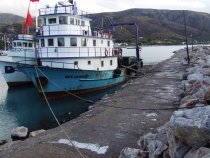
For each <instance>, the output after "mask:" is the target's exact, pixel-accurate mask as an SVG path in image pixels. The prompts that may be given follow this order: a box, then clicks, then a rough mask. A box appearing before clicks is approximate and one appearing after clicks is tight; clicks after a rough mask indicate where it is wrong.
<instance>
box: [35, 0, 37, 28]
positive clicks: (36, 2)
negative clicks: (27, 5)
mask: <svg viewBox="0 0 210 158" xmlns="http://www.w3.org/2000/svg"><path fill="white" fill-rule="evenodd" d="M35 14H36V32H38V30H37V29H38V15H37V2H36V5H35Z"/></svg>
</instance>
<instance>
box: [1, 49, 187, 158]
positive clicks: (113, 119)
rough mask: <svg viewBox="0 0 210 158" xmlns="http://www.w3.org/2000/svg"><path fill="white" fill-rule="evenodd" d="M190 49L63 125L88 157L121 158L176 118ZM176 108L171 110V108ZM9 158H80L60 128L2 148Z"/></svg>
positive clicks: (182, 51) (175, 55) (178, 53)
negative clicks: (184, 63) (146, 135)
mask: <svg viewBox="0 0 210 158" xmlns="http://www.w3.org/2000/svg"><path fill="white" fill-rule="evenodd" d="M185 56H186V52H185V51H184V50H180V51H178V52H177V53H176V54H174V56H173V57H172V58H171V59H168V60H166V61H164V62H162V63H159V64H158V65H157V66H156V67H155V68H154V69H153V71H152V72H151V73H147V74H146V75H143V76H140V77H139V78H136V79H133V80H130V81H129V82H128V83H126V84H125V85H123V87H124V88H123V90H121V91H119V92H117V93H115V94H112V95H108V96H105V97H104V98H103V99H102V100H101V101H99V102H98V103H96V104H94V105H93V108H91V109H90V110H89V111H88V112H86V113H84V114H82V115H81V116H80V117H78V118H76V119H74V120H71V121H70V122H67V123H65V124H63V128H64V129H65V131H66V133H67V134H68V136H69V137H70V139H71V140H72V141H73V143H74V144H75V146H77V147H78V149H79V150H80V152H81V153H82V154H83V155H84V157H86V158H97V157H98V158H113V157H118V156H119V154H120V151H121V150H122V149H123V148H124V147H128V146H129V147H133V148H135V147H136V141H137V140H138V139H139V137H140V136H142V135H143V134H145V133H147V132H149V131H153V130H154V129H155V128H157V127H159V126H161V125H163V124H164V123H165V122H167V121H168V120H169V119H170V116H171V114H172V113H173V111H174V110H175V109H174V108H176V107H177V106H178V103H179V101H180V95H181V92H182V91H181V89H180V85H181V79H182V74H183V72H184V71H185V69H186V67H185V66H183V65H182V64H181V60H183V59H184V57H185ZM170 108H171V109H170ZM0 157H2V158H4V157H5V158H6V157H10V158H29V157H30V158H41V157H44V158H52V157H53V158H67V157H68V158H70V157H72V158H77V157H78V158H79V157H81V156H80V155H79V154H78V153H77V152H76V151H75V149H74V148H73V147H72V145H71V144H70V143H69V141H68V139H67V138H66V136H65V134H64V132H63V131H62V129H61V128H60V127H57V128H55V129H51V130H47V131H45V132H44V133H42V134H40V135H37V136H36V137H33V138H29V139H26V140H25V141H17V142H10V143H7V144H6V145H4V146H0Z"/></svg>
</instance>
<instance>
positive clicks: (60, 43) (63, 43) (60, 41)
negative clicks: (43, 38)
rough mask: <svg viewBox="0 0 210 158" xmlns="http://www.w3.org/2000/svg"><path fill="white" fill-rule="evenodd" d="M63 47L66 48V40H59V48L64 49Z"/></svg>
mask: <svg viewBox="0 0 210 158" xmlns="http://www.w3.org/2000/svg"><path fill="white" fill-rule="evenodd" d="M63 46H65V41H64V38H58V47H63Z"/></svg>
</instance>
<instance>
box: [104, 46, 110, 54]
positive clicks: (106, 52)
mask: <svg viewBox="0 0 210 158" xmlns="http://www.w3.org/2000/svg"><path fill="white" fill-rule="evenodd" d="M104 54H105V56H108V54H109V52H108V50H107V49H106V48H105V51H104Z"/></svg>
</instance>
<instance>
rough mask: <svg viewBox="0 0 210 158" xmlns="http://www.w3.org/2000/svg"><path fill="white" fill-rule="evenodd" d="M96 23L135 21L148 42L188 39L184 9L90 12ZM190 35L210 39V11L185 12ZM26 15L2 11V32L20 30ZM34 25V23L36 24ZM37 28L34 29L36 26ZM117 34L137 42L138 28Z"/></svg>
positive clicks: (200, 38)
mask: <svg viewBox="0 0 210 158" xmlns="http://www.w3.org/2000/svg"><path fill="white" fill-rule="evenodd" d="M89 16H90V18H92V26H94V27H96V26H101V25H102V22H101V17H104V18H103V19H104V20H103V26H104V27H107V26H108V25H109V22H108V20H107V19H106V18H105V17H112V19H113V20H114V21H115V22H135V23H136V24H137V25H138V26H139V36H140V37H143V38H141V41H142V42H143V43H146V44H157V43H159V44H162V43H164V44H167V43H168V44H178V43H180V42H182V41H184V40H185V36H184V16H183V11H181V10H157V9H137V8H136V9H129V10H125V11H120V12H109V13H98V14H91V15H89ZM185 17H186V24H187V35H188V37H191V36H192V37H193V39H194V40H196V41H200V42H201V41H210V14H207V13H201V12H193V11H185ZM24 21H25V18H23V17H20V16H17V15H13V14H0V33H10V32H11V33H14V32H16V33H19V32H21V30H22V26H23V22H24ZM33 27H34V26H33ZM32 30H34V28H33V29H32ZM115 35H116V36H115V37H116V39H117V41H119V42H122V41H124V42H130V43H132V42H134V40H135V29H134V27H131V26H129V27H118V28H117V29H116V33H115Z"/></svg>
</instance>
